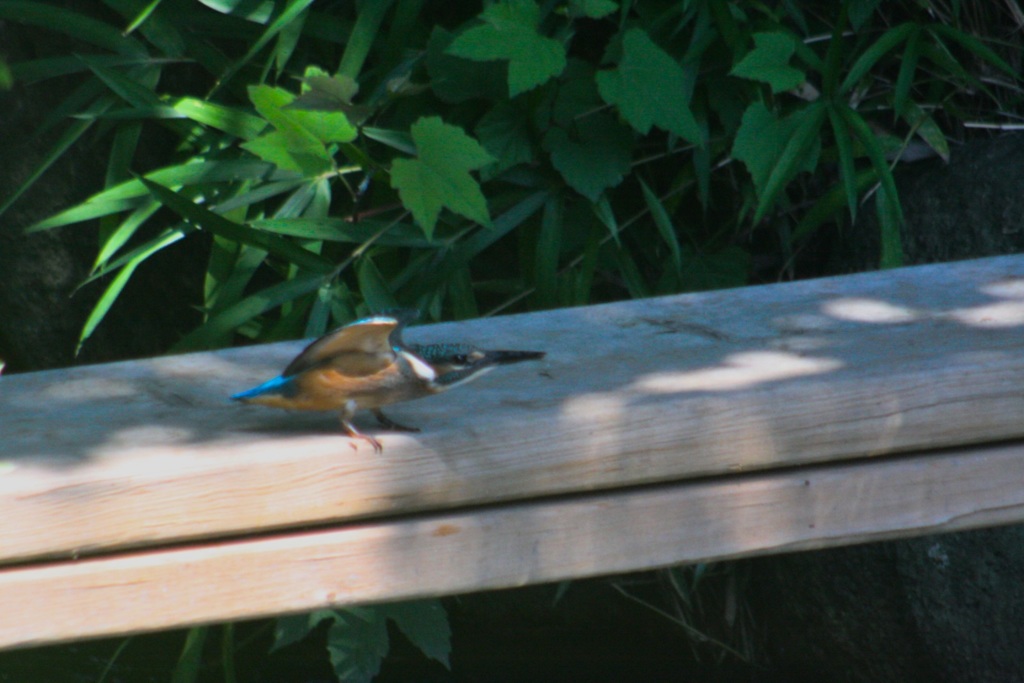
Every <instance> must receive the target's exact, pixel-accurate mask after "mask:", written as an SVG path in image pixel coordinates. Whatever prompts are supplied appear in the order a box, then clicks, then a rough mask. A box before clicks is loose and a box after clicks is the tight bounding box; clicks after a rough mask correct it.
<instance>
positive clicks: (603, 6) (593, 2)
mask: <svg viewBox="0 0 1024 683" xmlns="http://www.w3.org/2000/svg"><path fill="white" fill-rule="evenodd" d="M617 9H619V5H618V3H616V2H613V1H612V0H569V16H570V17H573V18H575V17H587V18H588V19H603V18H604V17H606V16H608V15H609V14H611V13H612V12H614V11H615V10H617Z"/></svg>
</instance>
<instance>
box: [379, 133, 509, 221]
mask: <svg viewBox="0 0 1024 683" xmlns="http://www.w3.org/2000/svg"><path fill="white" fill-rule="evenodd" d="M410 132H411V133H412V138H413V141H415V143H416V150H417V153H418V156H417V158H415V159H396V160H395V161H394V163H393V164H392V167H391V185H392V187H394V188H395V189H397V190H398V195H399V197H401V199H402V204H403V205H405V207H406V208H407V209H409V210H410V211H412V215H413V216H414V217H415V218H416V222H417V223H419V224H420V226H421V227H422V228H423V231H424V233H426V235H427V237H428V238H429V237H430V236H431V235H432V234H433V232H434V225H435V224H436V222H437V217H438V215H439V214H440V213H441V209H442V207H447V208H448V209H449V210H451V211H454V212H455V213H457V214H459V215H461V216H465V217H466V218H468V219H470V220H472V221H476V222H477V223H481V224H483V225H490V224H491V218H490V216H489V215H488V213H487V200H486V199H485V198H484V195H483V192H481V190H480V186H479V185H478V184H477V182H476V181H475V180H473V177H472V176H470V174H469V172H470V171H472V170H475V169H479V168H481V167H483V166H486V165H487V164H489V163H492V162H493V161H494V157H492V156H491V155H490V154H488V153H487V151H486V150H484V148H483V147H481V146H480V143H478V142H477V141H476V140H474V139H473V138H471V137H469V136H468V135H466V133H465V132H464V131H463V130H462V129H461V128H459V127H457V126H452V125H449V124H447V123H445V122H444V121H442V120H441V119H440V118H439V117H437V116H430V117H425V118H421V119H420V120H418V121H417V122H416V123H414V124H413V125H412V128H411V131H410Z"/></svg>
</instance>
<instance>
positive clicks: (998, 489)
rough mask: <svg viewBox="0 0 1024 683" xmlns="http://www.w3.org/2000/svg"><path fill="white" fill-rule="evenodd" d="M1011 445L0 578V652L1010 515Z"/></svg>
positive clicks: (1022, 463)
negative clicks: (0, 615)
mask: <svg viewBox="0 0 1024 683" xmlns="http://www.w3.org/2000/svg"><path fill="white" fill-rule="evenodd" d="M1021 481H1024V444H1021V443H1017V444H1013V445H1002V446H997V447H987V448H968V449H960V450H957V451H955V452H945V453H934V454H926V455H914V456H897V457H894V458H891V459H885V460H874V461H871V460H868V461H861V462H856V463H849V464H845V465H841V466H833V467H828V466H812V467H805V468H799V469H796V470H791V471H786V472H774V473H772V472H770V473H758V474H748V475H740V476H737V477H724V478H715V479H712V480H706V481H697V482H690V483H684V484H671V485H658V486H649V487H642V488H638V489H633V490H631V491H626V492H618V493H594V494H589V495H585V496H579V497H576V498H572V499H565V498H558V499H553V500H547V501H536V502H532V503H512V504H506V505H503V506H493V507H488V508H484V509H477V510H467V511H463V512H454V513H447V514H431V515H422V516H414V517H412V518H407V519H401V520H395V521H375V522H366V523H362V524H353V525H350V526H348V527H346V528H341V529H333V530H321V531H312V532H305V533H298V534H295V535H290V536H288V535H282V536H277V537H269V538H264V539H260V540H247V541H234V542H227V543H217V544H211V545H208V546H206V547H198V548H184V549H169V550H162V551H148V552H145V553H142V554H139V555H128V556H123V557H119V556H113V557H105V558H95V559H89V560H81V561H77V562H74V561H65V562H62V563H57V564H52V565H49V566H42V567H34V566H30V567H21V568H8V569H6V570H3V571H0V604H2V605H4V613H5V614H6V615H7V617H6V618H4V619H0V647H11V646H27V645H37V644H42V643H47V642H53V641H60V640H66V639H77V638H82V637H88V636H101V635H114V634H125V633H132V632H137V631H140V630H150V629H159V628H168V627H175V626H184V625H189V624H197V623H202V622H206V621H213V620H229V619H243V618H251V617H258V616H262V615H271V614H280V613H287V612H292V611H304V610H312V609H317V608H323V607H331V606H343V605H351V604H355V603H367V602H378V601H387V600H396V599H402V598H414V597H423V596H432V595H443V594H448V593H455V592H464V591H470V590H478V589H486V588H503V587H512V586H522V585H526V584H532V583H539V582H545V581H554V580H558V579H564V578H570V577H583V576H590V575H595V574H605V573H614V572H622V571H629V570H636V569H645V568H652V567H659V566H664V565H670V564H675V563H682V562H695V561H707V560H715V559H722V558H735V557H743V556H750V555H756V554H761V553H778V552H784V551H793V550H800V549H808V548H821V547H825V546H831V545H838V544H848V543H855V542H859V541H868V540H876V539H882V538H892V537H895V536H903V535H910V534H917V533H923V532H936V531H950V530H955V529H965V528H971V527H976V526H989V525H994V524H1003V523H1009V522H1020V521H1022V520H1024V487H1022V486H1021V485H1020V484H1021Z"/></svg>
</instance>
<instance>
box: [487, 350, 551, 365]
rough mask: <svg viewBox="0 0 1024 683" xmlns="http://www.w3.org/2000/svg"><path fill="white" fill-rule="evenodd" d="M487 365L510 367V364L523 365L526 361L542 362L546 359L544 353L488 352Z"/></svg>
mask: <svg viewBox="0 0 1024 683" xmlns="http://www.w3.org/2000/svg"><path fill="white" fill-rule="evenodd" d="M485 353H486V361H485V364H486V365H508V364H510V363H521V362H522V361H524V360H540V359H541V358H543V357H544V355H545V354H544V352H543V351H487V352H485Z"/></svg>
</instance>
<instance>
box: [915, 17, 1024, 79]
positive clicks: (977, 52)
mask: <svg viewBox="0 0 1024 683" xmlns="http://www.w3.org/2000/svg"><path fill="white" fill-rule="evenodd" d="M928 29H929V30H930V31H932V32H933V33H935V34H936V35H938V36H942V37H945V38H947V39H949V40H952V41H953V42H955V43H960V46H961V47H962V48H964V49H965V50H967V51H969V52H971V53H973V54H974V56H975V57H977V58H978V59H981V60H983V61H985V62H988V63H989V64H991V65H992V66H994V67H996V68H997V69H999V70H1000V71H1002V72H1003V73H1004V74H1006V75H1007V76H1009V77H1010V78H1012V79H1013V80H1014V81H1017V80H1018V79H1019V78H1020V73H1019V72H1018V71H1017V70H1016V69H1014V68H1013V67H1012V66H1010V65H1009V64H1007V63H1006V62H1005V61H1004V60H1003V59H1002V58H1001V57H1000V56H999V55H997V54H996V53H995V52H993V51H992V50H991V49H990V48H989V47H988V46H987V45H985V44H984V43H982V42H981V41H980V40H978V39H977V38H975V37H974V36H972V35H971V34H969V33H965V32H964V31H961V30H959V29H956V28H954V27H952V26H947V25H945V24H931V25H929V27H928Z"/></svg>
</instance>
